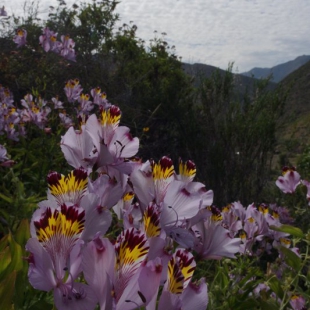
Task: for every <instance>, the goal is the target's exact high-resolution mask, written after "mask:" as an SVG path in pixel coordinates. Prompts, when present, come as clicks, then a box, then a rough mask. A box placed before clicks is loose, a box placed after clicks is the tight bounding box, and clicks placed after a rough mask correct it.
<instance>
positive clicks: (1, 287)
mask: <svg viewBox="0 0 310 310" xmlns="http://www.w3.org/2000/svg"><path fill="white" fill-rule="evenodd" d="M15 279H16V272H12V273H10V274H9V275H8V276H7V277H6V278H5V279H4V280H3V281H2V282H1V283H0V309H5V310H9V309H13V307H12V297H13V294H14V286H15Z"/></svg>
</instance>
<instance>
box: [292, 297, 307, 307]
mask: <svg viewBox="0 0 310 310" xmlns="http://www.w3.org/2000/svg"><path fill="white" fill-rule="evenodd" d="M290 305H291V307H292V308H293V310H306V309H307V308H306V300H305V298H304V297H303V296H301V295H296V294H294V295H292V296H291V300H290Z"/></svg>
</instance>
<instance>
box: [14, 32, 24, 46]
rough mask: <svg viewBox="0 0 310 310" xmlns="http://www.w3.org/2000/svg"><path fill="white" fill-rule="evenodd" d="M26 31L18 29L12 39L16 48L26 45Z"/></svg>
mask: <svg viewBox="0 0 310 310" xmlns="http://www.w3.org/2000/svg"><path fill="white" fill-rule="evenodd" d="M26 38H27V30H25V29H18V30H17V34H16V36H15V37H14V38H13V41H14V42H15V43H16V44H17V47H21V46H23V45H25V44H26V43H27V41H26Z"/></svg>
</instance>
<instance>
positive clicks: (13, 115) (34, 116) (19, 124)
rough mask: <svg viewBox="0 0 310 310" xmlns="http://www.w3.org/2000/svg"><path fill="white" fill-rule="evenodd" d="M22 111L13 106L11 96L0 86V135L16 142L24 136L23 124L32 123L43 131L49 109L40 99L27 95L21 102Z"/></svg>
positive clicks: (7, 90) (8, 91)
mask: <svg viewBox="0 0 310 310" xmlns="http://www.w3.org/2000/svg"><path fill="white" fill-rule="evenodd" d="M21 106H22V107H23V108H22V109H18V108H17V107H16V106H15V105H14V100H13V95H12V93H11V92H10V90H9V89H7V88H4V87H2V86H1V85H0V134H3V133H5V134H6V135H7V137H8V138H9V139H11V140H15V141H18V140H19V136H25V135H26V129H25V124H26V123H30V122H31V123H34V124H35V125H37V126H38V127H39V128H41V129H43V128H44V127H45V126H46V124H47V121H48V119H47V116H48V114H49V113H50V112H51V108H50V107H48V106H47V102H46V101H45V100H43V99H42V98H40V97H39V98H34V97H33V96H32V95H31V94H27V95H26V96H25V97H24V99H22V100H21Z"/></svg>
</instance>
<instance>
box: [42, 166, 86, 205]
mask: <svg viewBox="0 0 310 310" xmlns="http://www.w3.org/2000/svg"><path fill="white" fill-rule="evenodd" d="M47 182H48V188H49V190H50V192H51V194H52V195H53V196H54V197H55V199H56V200H57V202H58V204H59V205H62V204H63V203H65V202H71V203H73V204H78V203H79V201H80V199H81V198H82V197H83V195H84V194H85V192H86V190H87V184H88V178H87V171H86V170H85V169H83V168H79V169H75V170H72V171H71V172H70V173H69V174H68V175H67V176H64V175H62V174H60V173H57V172H51V173H49V174H48V176H47Z"/></svg>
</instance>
